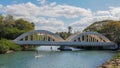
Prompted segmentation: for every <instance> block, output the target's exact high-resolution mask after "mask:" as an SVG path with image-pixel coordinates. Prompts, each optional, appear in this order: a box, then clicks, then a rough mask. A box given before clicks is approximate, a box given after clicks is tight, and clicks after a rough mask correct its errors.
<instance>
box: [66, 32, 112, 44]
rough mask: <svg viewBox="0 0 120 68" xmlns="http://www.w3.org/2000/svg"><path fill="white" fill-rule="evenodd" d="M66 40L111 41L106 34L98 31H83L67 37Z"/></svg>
mask: <svg viewBox="0 0 120 68" xmlns="http://www.w3.org/2000/svg"><path fill="white" fill-rule="evenodd" d="M66 41H74V42H111V41H110V40H109V39H107V38H106V37H105V36H103V35H101V34H99V33H96V32H83V33H79V34H76V35H72V36H70V37H68V38H67V39H66Z"/></svg>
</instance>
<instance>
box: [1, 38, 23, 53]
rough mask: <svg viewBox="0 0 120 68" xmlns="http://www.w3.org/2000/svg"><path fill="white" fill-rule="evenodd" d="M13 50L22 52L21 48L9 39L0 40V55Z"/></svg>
mask: <svg viewBox="0 0 120 68" xmlns="http://www.w3.org/2000/svg"><path fill="white" fill-rule="evenodd" d="M11 50H12V51H19V50H21V47H20V46H18V45H16V44H14V43H13V42H11V41H9V40H7V39H1V40H0V54H4V53H7V52H8V51H11Z"/></svg>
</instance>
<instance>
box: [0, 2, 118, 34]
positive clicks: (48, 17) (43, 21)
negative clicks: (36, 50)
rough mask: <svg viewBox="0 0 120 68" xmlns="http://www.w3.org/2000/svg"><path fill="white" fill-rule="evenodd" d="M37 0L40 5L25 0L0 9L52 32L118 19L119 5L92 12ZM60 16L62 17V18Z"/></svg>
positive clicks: (79, 28)
mask: <svg viewBox="0 0 120 68" xmlns="http://www.w3.org/2000/svg"><path fill="white" fill-rule="evenodd" d="M37 1H39V2H40V3H41V5H35V4H33V3H31V2H27V3H21V4H11V5H7V6H3V5H0V9H1V10H2V12H4V13H6V14H11V15H13V16H14V17H15V19H18V18H23V19H25V20H28V21H30V22H34V23H35V25H36V27H35V28H36V29H46V30H52V31H54V32H56V31H65V30H67V27H68V26H72V27H73V28H74V30H80V31H82V30H83V29H84V28H86V27H87V26H89V25H90V24H92V23H93V22H96V21H102V20H120V7H109V9H108V10H98V11H96V12H93V11H92V10H90V9H85V8H81V7H76V6H71V5H65V4H63V5H60V4H57V3H56V2H52V3H50V4H47V3H46V0H37ZM0 12H1V11H0ZM61 18H64V20H63V19H61ZM74 19H76V21H74V22H70V23H66V20H74ZM65 25H68V26H65Z"/></svg>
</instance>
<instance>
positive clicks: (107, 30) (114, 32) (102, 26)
mask: <svg viewBox="0 0 120 68" xmlns="http://www.w3.org/2000/svg"><path fill="white" fill-rule="evenodd" d="M84 31H96V32H99V33H101V34H103V35H105V36H106V37H107V38H109V39H110V40H111V41H113V42H116V43H118V44H120V21H113V20H104V21H99V22H95V23H93V24H92V25H90V26H88V27H87V28H86V29H85V30H84Z"/></svg>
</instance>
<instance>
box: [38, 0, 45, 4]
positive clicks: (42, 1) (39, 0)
mask: <svg viewBox="0 0 120 68" xmlns="http://www.w3.org/2000/svg"><path fill="white" fill-rule="evenodd" d="M37 1H38V2H40V4H41V5H45V3H46V0H37Z"/></svg>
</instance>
